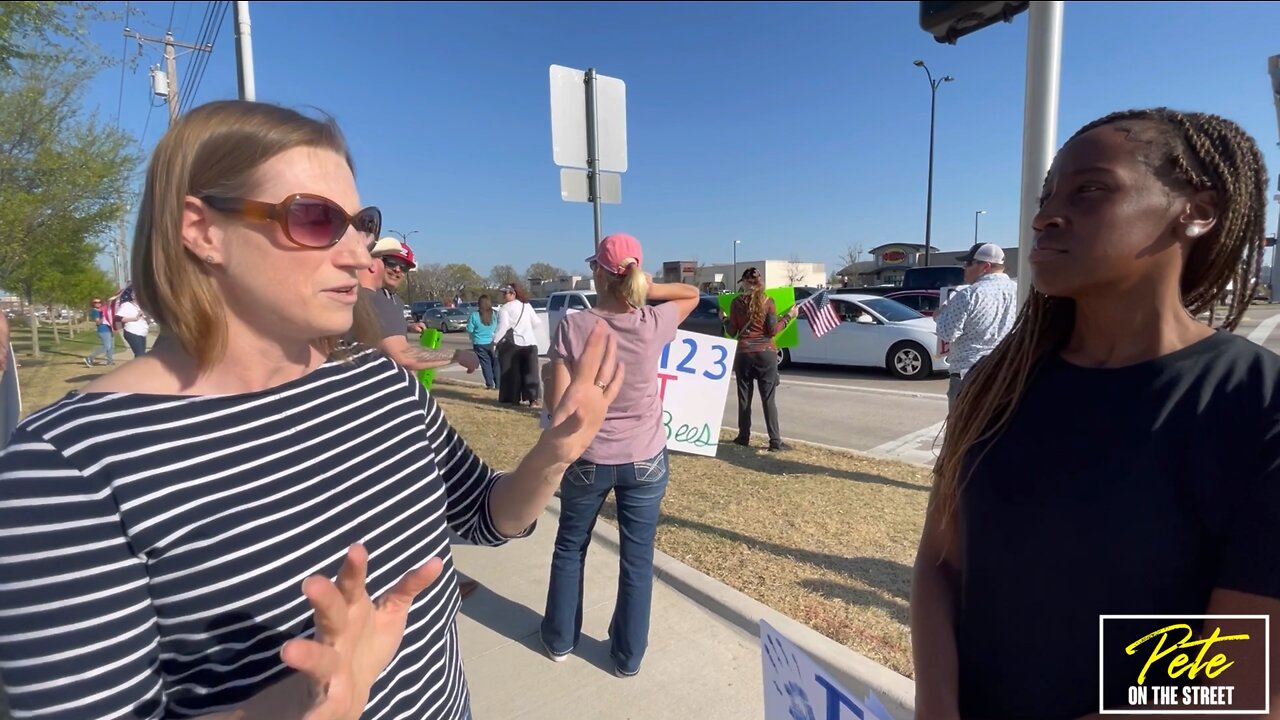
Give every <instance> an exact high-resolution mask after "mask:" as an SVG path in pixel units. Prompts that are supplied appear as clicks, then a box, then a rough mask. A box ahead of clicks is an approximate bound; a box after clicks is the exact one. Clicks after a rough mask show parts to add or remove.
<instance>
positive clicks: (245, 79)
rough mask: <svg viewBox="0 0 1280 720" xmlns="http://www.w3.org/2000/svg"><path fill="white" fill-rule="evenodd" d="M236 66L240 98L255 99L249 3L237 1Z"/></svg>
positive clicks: (241, 0) (244, 0) (242, 0)
mask: <svg viewBox="0 0 1280 720" xmlns="http://www.w3.org/2000/svg"><path fill="white" fill-rule="evenodd" d="M236 66H237V68H238V69H239V71H240V72H239V75H238V77H237V80H238V81H239V83H238V84H239V88H240V99H241V100H250V101H252V100H254V99H255V97H256V96H255V93H254V87H253V36H252V32H251V30H250V27H249V3H248V2H247V0H239V1H238V2H236Z"/></svg>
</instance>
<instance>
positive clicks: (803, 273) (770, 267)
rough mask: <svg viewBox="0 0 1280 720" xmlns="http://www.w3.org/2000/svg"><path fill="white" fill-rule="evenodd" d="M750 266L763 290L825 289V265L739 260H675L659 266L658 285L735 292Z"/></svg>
mask: <svg viewBox="0 0 1280 720" xmlns="http://www.w3.org/2000/svg"><path fill="white" fill-rule="evenodd" d="M750 267H754V268H756V269H757V270H759V271H760V275H761V277H762V278H763V279H764V286H765V288H777V287H825V286H826V284H827V266H826V264H825V263H811V262H793V261H791V260H739V261H738V262H737V264H736V265H735V264H733V263H727V264H719V265H702V266H699V265H698V263H696V262H694V261H692V260H675V261H670V262H664V263H663V264H662V282H682V283H685V284H688V285H697V286H698V288H699V289H700V290H702V292H705V293H717V292H722V291H727V292H735V291H736V290H737V287H738V278H739V277H741V276H742V272H743V271H744V270H746V269H747V268H750Z"/></svg>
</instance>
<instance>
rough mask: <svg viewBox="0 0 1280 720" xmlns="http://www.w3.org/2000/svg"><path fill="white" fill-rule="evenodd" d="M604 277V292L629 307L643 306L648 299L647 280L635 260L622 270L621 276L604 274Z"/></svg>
mask: <svg viewBox="0 0 1280 720" xmlns="http://www.w3.org/2000/svg"><path fill="white" fill-rule="evenodd" d="M628 259H630V258H628ZM604 277H605V281H604V291H605V292H606V293H608V294H610V295H613V296H614V297H616V298H618V299H619V300H622V301H623V302H625V303H627V304H628V305H630V306H631V307H635V308H638V307H640V306H641V305H644V301H645V300H646V299H648V297H649V279H648V278H646V277H645V276H644V270H641V269H640V263H638V262H636V261H635V260H631V262H630V264H628V265H627V266H626V267H625V268H623V270H622V274H621V275H614V274H612V273H604Z"/></svg>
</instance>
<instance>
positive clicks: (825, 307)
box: [800, 290, 840, 337]
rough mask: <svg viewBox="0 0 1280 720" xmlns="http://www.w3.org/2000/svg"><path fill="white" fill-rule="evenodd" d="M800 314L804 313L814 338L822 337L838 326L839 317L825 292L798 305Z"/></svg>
mask: <svg viewBox="0 0 1280 720" xmlns="http://www.w3.org/2000/svg"><path fill="white" fill-rule="evenodd" d="M800 312H802V313H804V317H805V319H806V320H808V321H809V327H810V328H812V329H813V336H814V337H822V336H823V335H826V334H827V333H829V332H831V331H832V330H834V329H835V327H836V326H837V325H839V324H840V316H839V315H837V314H836V309H835V307H834V306H833V305H832V304H831V300H830V298H828V297H827V291H826V290H823V291H821V292H819V293H818V294H817V295H814V296H813V297H811V298H809V299H808V300H805V301H804V302H802V303H800Z"/></svg>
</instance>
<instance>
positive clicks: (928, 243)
mask: <svg viewBox="0 0 1280 720" xmlns="http://www.w3.org/2000/svg"><path fill="white" fill-rule="evenodd" d="M913 64H914V65H915V66H916V67H918V68H924V73H925V75H926V76H928V78H929V90H930V92H931V95H930V98H931V99H930V101H929V199H928V204H927V205H926V207H925V216H924V264H925V267H928V266H929V248H930V247H932V237H933V235H932V234H933V121H934V117H935V115H936V113H935V111H936V110H937V105H938V86H939V85H941V84H942V83H944V82H951V81H953V80H955V78H953V77H951V76H950V75H947V76H945V77H940V78H938V79H937V80H934V79H933V73H931V72H929V67H928V66H927V65H925V64H924V61H923V60H916V61H915V63H913Z"/></svg>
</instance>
